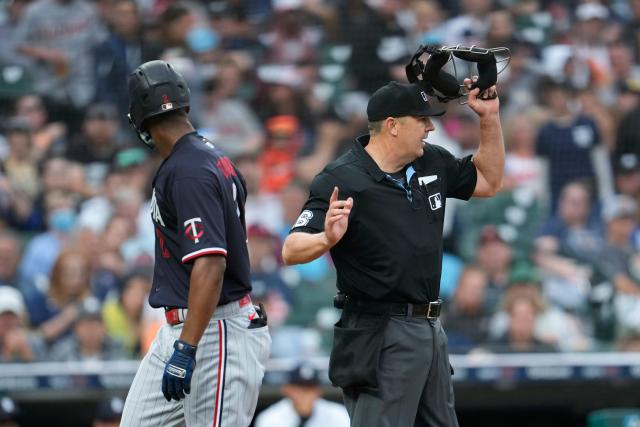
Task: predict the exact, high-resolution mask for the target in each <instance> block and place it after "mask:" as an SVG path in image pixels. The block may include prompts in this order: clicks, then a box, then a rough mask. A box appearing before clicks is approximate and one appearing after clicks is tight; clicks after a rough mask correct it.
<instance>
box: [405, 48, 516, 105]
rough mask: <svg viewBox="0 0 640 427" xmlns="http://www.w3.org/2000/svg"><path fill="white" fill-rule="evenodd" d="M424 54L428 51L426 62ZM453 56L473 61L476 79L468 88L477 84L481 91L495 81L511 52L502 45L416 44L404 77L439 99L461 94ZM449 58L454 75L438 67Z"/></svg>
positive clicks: (475, 86) (451, 98) (453, 97)
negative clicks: (499, 67) (490, 46)
mask: <svg viewBox="0 0 640 427" xmlns="http://www.w3.org/2000/svg"><path fill="white" fill-rule="evenodd" d="M424 54H428V55H429V58H428V59H427V60H426V62H423V61H422V60H421V57H422V56H423V55H424ZM453 57H456V58H459V59H461V60H463V61H467V62H474V63H476V66H477V68H478V80H477V81H476V82H475V83H473V84H472V85H471V89H475V88H480V93H481V94H482V93H483V92H484V91H485V90H486V89H488V88H490V87H491V86H493V85H495V84H496V81H497V79H498V74H500V73H501V72H502V71H503V70H504V69H505V68H506V67H507V65H509V60H510V59H511V52H510V51H509V49H508V48H506V47H496V48H491V49H484V48H481V47H476V46H471V47H466V46H454V47H447V46H443V47H435V46H420V47H419V48H418V50H417V51H416V53H415V54H414V55H413V57H412V58H411V61H409V64H407V66H406V67H405V71H406V73H407V78H408V79H409V81H410V82H411V83H417V84H420V85H422V86H423V87H424V88H425V90H426V91H427V93H428V94H429V95H431V96H435V97H437V98H438V100H439V101H440V102H449V101H451V100H454V99H458V98H461V97H463V96H464V95H465V92H464V91H463V85H461V84H459V83H458V78H457V71H456V65H455V64H456V63H455V61H454V60H453ZM449 61H451V62H452V64H453V69H454V73H455V74H456V75H454V74H450V73H447V72H446V71H444V70H443V69H442V68H443V67H444V66H445V64H446V63H447V62H449ZM505 61H506V64H505V65H504V67H502V69H501V70H500V71H498V67H497V64H498V63H502V62H505ZM496 96H497V94H494V95H493V96H491V97H483V99H489V98H495V97H496ZM481 97H482V95H481Z"/></svg>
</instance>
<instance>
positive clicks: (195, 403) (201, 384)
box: [120, 301, 271, 427]
mask: <svg viewBox="0 0 640 427" xmlns="http://www.w3.org/2000/svg"><path fill="white" fill-rule="evenodd" d="M255 313H256V312H255V309H254V307H253V305H252V304H248V305H245V306H243V307H242V306H240V303H239V302H238V301H235V302H232V303H229V304H226V305H223V306H220V307H218V308H217V309H216V311H215V313H214V315H213V318H212V319H211V321H210V322H209V325H208V326H207V329H206V330H205V333H204V335H203V336H202V339H201V340H200V343H199V344H198V350H197V352H196V368H195V370H194V372H193V377H192V378H191V393H190V394H188V395H186V397H185V399H182V400H180V401H179V402H176V401H175V400H172V401H171V402H167V400H166V399H165V398H164V395H163V394H162V374H163V372H164V368H165V365H166V363H167V361H168V360H169V358H170V357H171V355H172V354H173V343H174V341H175V340H177V339H178V338H179V337H180V333H181V331H182V324H179V325H174V326H171V325H168V324H165V325H164V326H163V327H162V328H161V329H160V330H159V331H158V335H157V336H156V339H155V340H154V342H153V344H152V345H151V348H150V349H149V352H148V353H147V354H146V356H145V357H144V359H143V360H142V362H141V364H140V367H139V368H138V372H137V374H136V376H135V378H134V380H133V384H132V385H131V388H130V389H129V394H128V396H127V400H126V402H125V407H124V413H123V416H122V421H121V424H120V425H121V426H123V427H161V426H162V427H172V426H185V425H186V426H189V427H191V426H194V427H195V426H198V427H199V426H213V427H247V426H248V425H249V424H250V423H251V419H252V418H253V413H254V411H255V408H256V403H257V400H258V392H259V390H260V385H261V383H262V377H263V375H264V370H265V363H266V362H267V359H268V357H269V349H270V346H271V337H270V335H269V330H268V327H267V326H264V327H260V328H256V329H249V324H250V321H251V320H250V319H251V318H253V317H255Z"/></svg>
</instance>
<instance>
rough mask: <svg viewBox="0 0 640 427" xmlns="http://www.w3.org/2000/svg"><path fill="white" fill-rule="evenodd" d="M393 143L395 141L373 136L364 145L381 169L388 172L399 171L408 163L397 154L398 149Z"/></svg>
mask: <svg viewBox="0 0 640 427" xmlns="http://www.w3.org/2000/svg"><path fill="white" fill-rule="evenodd" d="M391 144H393V141H388V140H386V139H384V138H383V137H382V136H379V137H372V138H371V139H370V140H369V143H368V144H367V145H366V146H365V147H364V149H365V151H366V152H367V153H369V156H371V158H372V159H373V161H374V162H376V164H377V165H378V167H379V168H380V170H381V171H383V172H386V173H394V172H398V171H399V170H401V169H402V168H404V167H405V166H406V165H407V162H406V161H405V160H404V159H401V158H399V157H398V156H397V153H396V150H394V149H393V147H392V145H391Z"/></svg>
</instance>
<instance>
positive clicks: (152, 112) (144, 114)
mask: <svg viewBox="0 0 640 427" xmlns="http://www.w3.org/2000/svg"><path fill="white" fill-rule="evenodd" d="M181 108H185V109H186V110H187V112H188V111H189V87H188V86H187V82H186V81H185V80H184V77H182V75H180V73H178V72H177V71H176V70H175V69H174V68H173V66H171V64H169V63H167V62H165V61H159V60H156V61H149V62H145V63H144V64H142V65H140V66H139V67H138V68H136V69H135V70H134V71H133V72H132V73H131V74H130V75H129V114H127V117H128V118H129V123H131V126H133V128H134V129H135V130H136V133H137V134H138V137H140V140H141V141H142V142H143V143H144V144H145V145H146V146H147V147H149V148H153V147H154V146H155V144H154V142H153V140H152V139H151V135H150V134H149V131H148V130H147V129H146V126H145V121H146V120H148V119H149V118H151V117H155V116H159V115H160V114H165V113H168V112H170V111H175V110H178V109H181Z"/></svg>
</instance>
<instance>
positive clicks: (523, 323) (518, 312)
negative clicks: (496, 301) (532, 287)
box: [487, 293, 557, 353]
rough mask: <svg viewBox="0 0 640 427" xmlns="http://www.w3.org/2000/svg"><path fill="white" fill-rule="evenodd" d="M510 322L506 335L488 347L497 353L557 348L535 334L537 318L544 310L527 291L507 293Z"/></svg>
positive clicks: (552, 349) (531, 351)
mask: <svg viewBox="0 0 640 427" xmlns="http://www.w3.org/2000/svg"><path fill="white" fill-rule="evenodd" d="M503 304H504V309H505V311H506V313H507V314H508V319H509V324H508V327H507V332H506V334H505V335H504V336H502V337H501V338H499V339H498V340H496V341H495V342H492V343H490V344H489V345H487V347H488V348H489V349H490V350H492V351H495V352H497V353H547V352H555V351H557V349H556V348H555V347H554V346H552V345H549V344H547V343H545V342H543V341H541V340H540V339H538V338H537V337H536V335H535V325H536V320H537V318H538V316H539V314H540V313H541V311H542V310H543V306H542V304H541V302H540V301H539V300H537V299H536V298H535V297H533V296H531V295H527V294H525V293H517V294H507V295H506V298H505V301H503Z"/></svg>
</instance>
